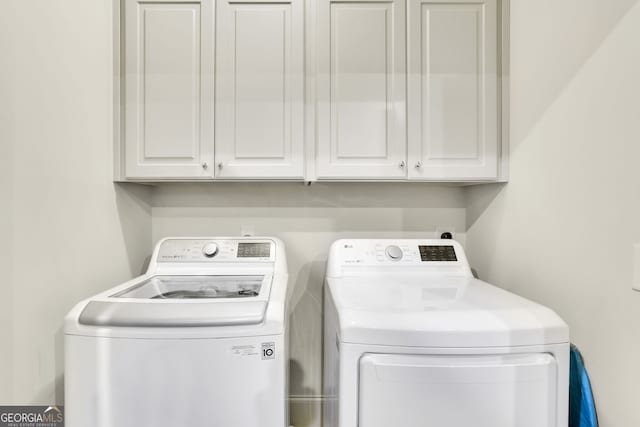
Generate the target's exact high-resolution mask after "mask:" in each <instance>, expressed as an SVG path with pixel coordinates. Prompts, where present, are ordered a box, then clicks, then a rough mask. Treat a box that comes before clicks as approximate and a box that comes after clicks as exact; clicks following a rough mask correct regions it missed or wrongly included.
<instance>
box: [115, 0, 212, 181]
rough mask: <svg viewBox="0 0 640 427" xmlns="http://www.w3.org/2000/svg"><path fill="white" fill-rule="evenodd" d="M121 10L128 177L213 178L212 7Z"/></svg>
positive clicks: (174, 4) (174, 0)
mask: <svg viewBox="0 0 640 427" xmlns="http://www.w3.org/2000/svg"><path fill="white" fill-rule="evenodd" d="M123 4H124V8H125V21H124V40H125V43H124V63H125V67H124V77H125V80H124V82H123V86H124V99H123V103H124V108H125V116H124V119H125V120H124V129H125V133H124V154H125V158H126V160H125V175H126V177H127V178H131V179H141V178H148V179H199V178H212V176H213V90H214V89H213V88H214V80H213V76H214V58H213V48H214V45H213V42H214V28H213V21H214V3H213V0H189V1H181V0H171V1H163V0H153V1H146V0H125V1H124V3H123Z"/></svg>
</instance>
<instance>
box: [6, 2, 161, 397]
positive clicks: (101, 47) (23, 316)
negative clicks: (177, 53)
mask: <svg viewBox="0 0 640 427" xmlns="http://www.w3.org/2000/svg"><path fill="white" fill-rule="evenodd" d="M111 19H112V17H111V2H109V1H102V2H93V1H86V0H41V1H31V2H26V1H24V0H4V1H3V2H2V11H1V12H0V43H2V45H1V46H0V73H1V74H0V85H1V86H0V112H1V113H2V115H1V116H0V117H1V122H0V124H1V126H0V403H1V404H49V403H54V402H55V403H62V402H63V394H62V386H63V382H62V369H63V348H62V346H63V340H62V319H63V317H64V315H65V313H66V312H67V311H68V310H69V309H70V308H71V307H72V305H73V304H74V303H76V302H77V301H79V300H80V299H82V298H84V297H87V296H89V295H91V294H94V293H96V292H97V291H98V290H101V289H104V288H106V287H108V286H110V285H113V284H115V283H118V282H120V281H122V280H124V279H127V278H129V277H131V276H132V275H135V274H138V273H139V271H140V269H141V268H142V265H143V263H144V259H145V257H146V256H147V255H148V252H149V249H150V243H151V218H150V215H151V209H150V207H149V205H148V202H149V200H150V194H149V190H148V189H146V188H144V187H138V186H117V185H114V184H113V183H112V182H111V181H112V176H113V174H112V158H113V157H112V156H113V155H112V139H113V136H112V121H111V111H112V107H111V103H112V89H111V81H112V78H111V70H112V65H111V43H112V35H111V27H112V20H111Z"/></svg>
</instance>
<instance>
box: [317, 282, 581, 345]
mask: <svg viewBox="0 0 640 427" xmlns="http://www.w3.org/2000/svg"><path fill="white" fill-rule="evenodd" d="M327 283H328V288H329V292H330V296H331V297H332V298H333V300H334V303H335V305H336V309H337V311H338V316H339V328H340V335H341V337H340V339H341V341H343V342H349V343H360V344H375V345H393V346H412V347H414V346H415V347H449V348H451V347H511V346H523V345H544V344H555V343H566V342H568V341H569V329H568V327H567V325H566V324H565V323H564V322H563V321H562V319H560V317H559V316H558V315H556V314H555V313H554V312H553V311H552V310H550V309H548V308H546V307H544V306H541V305H539V304H536V303H534V302H531V301H529V300H527V299H524V298H522V297H519V296H517V295H514V294H512V293H510V292H507V291H505V290H503V289H500V288H497V287H495V286H492V285H489V284H487V283H485V282H482V281H480V280H477V279H474V278H468V277H436V276H431V277H430V276H423V275H393V276H392V275H385V276H378V277H370V278H362V277H359V278H356V277H347V278H328V279H327Z"/></svg>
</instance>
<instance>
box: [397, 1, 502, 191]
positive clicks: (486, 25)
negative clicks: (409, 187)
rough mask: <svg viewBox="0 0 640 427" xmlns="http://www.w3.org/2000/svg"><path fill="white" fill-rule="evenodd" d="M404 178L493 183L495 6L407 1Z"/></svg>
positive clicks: (495, 156) (495, 153)
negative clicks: (406, 165) (406, 166)
mask: <svg viewBox="0 0 640 427" xmlns="http://www.w3.org/2000/svg"><path fill="white" fill-rule="evenodd" d="M410 8H411V9H410V11H409V39H408V40H409V41H408V43H409V83H408V84H409V86H408V105H409V107H408V108H409V159H410V163H411V164H410V166H411V167H410V172H409V174H410V175H409V176H410V178H413V179H436V180H437V179H495V178H496V177H497V159H498V154H499V153H498V146H499V145H498V122H497V112H498V103H497V65H498V64H497V33H496V19H497V11H496V0H438V1H433V2H432V1H425V0H410Z"/></svg>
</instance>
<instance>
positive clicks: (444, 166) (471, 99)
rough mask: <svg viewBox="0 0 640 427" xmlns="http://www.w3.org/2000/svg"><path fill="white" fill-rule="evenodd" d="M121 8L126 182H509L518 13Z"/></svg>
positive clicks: (326, 1) (325, 7)
mask: <svg viewBox="0 0 640 427" xmlns="http://www.w3.org/2000/svg"><path fill="white" fill-rule="evenodd" d="M116 1H117V5H119V6H120V7H121V8H122V10H120V11H117V12H116V14H118V13H119V14H120V16H121V17H122V20H120V21H118V20H116V22H115V25H116V30H115V31H116V32H115V34H117V35H119V36H120V38H118V39H117V40H116V42H115V44H114V46H115V47H116V50H118V49H121V51H120V52H119V53H120V54H119V55H118V56H117V57H116V58H115V64H114V65H115V67H116V68H117V69H118V70H119V71H120V74H119V75H118V78H119V79H117V80H116V81H115V87H116V88H117V89H120V90H116V93H115V96H116V97H118V96H119V97H120V100H119V102H117V103H116V105H118V108H122V109H123V111H121V110H117V111H116V118H115V128H116V134H117V135H118V137H119V138H120V143H119V144H117V145H116V162H117V163H116V175H117V179H124V180H127V179H130V180H138V181H162V180H167V181H172V180H173V181H178V180H243V179H253V180H309V181H314V180H335V181H349V180H354V181H357V180H362V181H366V180H374V181H394V180H395V181H403V180H404V181H409V180H414V181H451V182H454V181H457V182H483V181H484V182H488V181H496V180H505V179H506V174H507V162H506V159H507V155H508V153H507V147H506V144H507V141H506V140H503V138H504V136H505V135H507V134H508V120H507V119H508V117H507V115H506V113H505V111H508V103H507V100H508V90H507V89H508V88H507V87H506V86H505V85H503V84H502V80H501V79H502V77H503V76H504V75H506V74H507V73H508V68H507V65H506V64H508V56H507V54H508V43H507V42H508V5H509V0H116ZM119 61H121V62H119Z"/></svg>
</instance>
